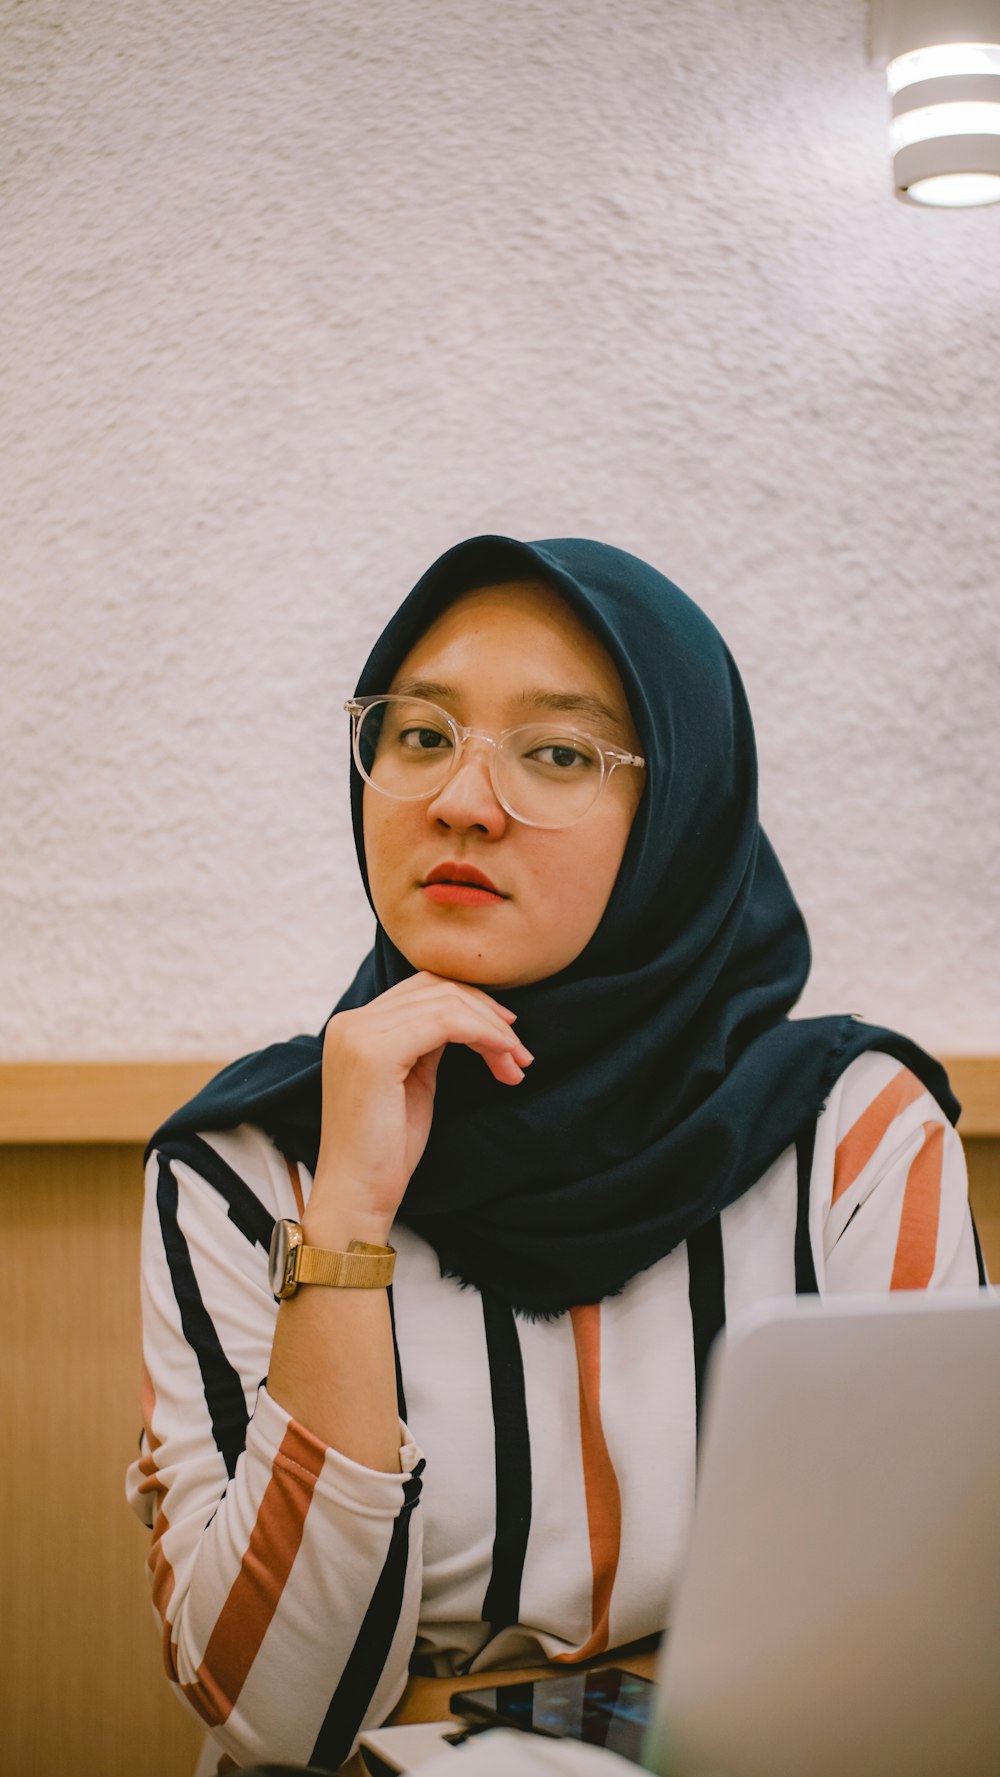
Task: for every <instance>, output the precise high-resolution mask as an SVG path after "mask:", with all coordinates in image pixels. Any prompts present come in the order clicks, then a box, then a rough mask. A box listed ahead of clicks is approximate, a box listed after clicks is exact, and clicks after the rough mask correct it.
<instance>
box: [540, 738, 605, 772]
mask: <svg viewBox="0 0 1000 1777" xmlns="http://www.w3.org/2000/svg"><path fill="white" fill-rule="evenodd" d="M527 757H528V758H529V759H534V760H535V762H536V763H537V764H539V765H547V766H549V767H551V768H552V769H553V770H556V771H560V772H567V771H572V772H574V773H575V775H577V776H579V775H580V773H581V772H582V771H586V770H587V769H588V768H589V767H591V766H593V765H595V764H596V763H597V761H596V759H595V758H594V756H593V754H592V753H590V752H589V751H588V752H583V751H581V749H580V748H579V747H577V746H574V745H573V743H572V741H568V740H550V741H546V742H545V744H544V745H543V746H540V747H534V748H532V751H531V752H530V753H529V754H528V755H527Z"/></svg>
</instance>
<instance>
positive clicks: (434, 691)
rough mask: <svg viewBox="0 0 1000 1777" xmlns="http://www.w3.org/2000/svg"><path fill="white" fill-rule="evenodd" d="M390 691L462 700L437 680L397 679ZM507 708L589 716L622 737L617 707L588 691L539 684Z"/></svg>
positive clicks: (436, 699)
mask: <svg viewBox="0 0 1000 1777" xmlns="http://www.w3.org/2000/svg"><path fill="white" fill-rule="evenodd" d="M392 693H393V694H394V695H395V696H397V697H427V698H429V699H430V700H431V702H432V703H447V702H451V703H458V702H460V701H461V699H460V696H459V693H458V692H457V691H456V690H455V687H454V686H453V685H442V684H439V683H438V681H437V680H436V679H400V680H399V681H398V683H397V684H395V685H393V687H392ZM510 708H511V709H512V710H529V709H541V710H561V711H564V712H567V713H569V714H578V715H581V716H589V717H590V720H591V721H592V722H594V723H595V724H596V725H597V726H598V727H599V728H603V729H604V730H605V732H606V733H609V734H611V735H613V736H614V737H615V738H616V739H620V738H621V734H622V729H623V727H624V722H623V719H622V717H621V716H620V715H619V714H618V712H617V710H614V709H612V707H611V705H610V704H608V703H605V702H604V700H603V698H600V697H595V696H594V695H593V693H591V692H589V691H548V690H546V689H545V688H544V687H542V686H540V685H533V686H531V687H529V688H528V689H527V690H524V691H519V692H518V694H517V696H516V697H513V698H511V700H510Z"/></svg>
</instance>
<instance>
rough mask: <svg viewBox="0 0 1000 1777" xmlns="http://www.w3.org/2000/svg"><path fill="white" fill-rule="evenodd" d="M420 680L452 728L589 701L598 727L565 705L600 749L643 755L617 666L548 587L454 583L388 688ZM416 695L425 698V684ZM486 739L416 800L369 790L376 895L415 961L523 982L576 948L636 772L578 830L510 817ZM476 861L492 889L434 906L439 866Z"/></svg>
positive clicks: (601, 902)
mask: <svg viewBox="0 0 1000 1777" xmlns="http://www.w3.org/2000/svg"><path fill="white" fill-rule="evenodd" d="M415 679H420V680H426V681H430V682H432V683H434V684H435V685H437V686H440V687H447V688H448V689H447V692H445V691H444V690H441V691H439V692H438V694H437V695H436V696H435V697H434V699H433V701H434V702H436V703H438V704H440V705H441V707H442V708H444V709H446V710H447V711H448V713H449V714H450V715H452V716H454V717H455V719H456V720H457V721H458V722H460V723H461V724H463V726H466V727H469V728H474V729H476V730H477V731H481V732H483V733H486V734H491V735H493V736H497V735H499V734H500V733H501V731H502V730H503V729H505V728H513V727H515V726H517V725H519V724H521V723H525V722H532V721H535V720H538V721H546V720H551V716H548V715H547V714H546V711H545V710H544V709H543V708H538V709H537V711H536V710H535V709H534V708H532V707H531V704H530V703H526V702H525V699H524V694H525V692H531V693H535V692H538V691H544V692H551V691H556V692H561V693H572V694H576V695H578V696H589V697H593V698H598V699H600V700H601V702H602V703H604V704H606V705H608V706H609V709H610V712H611V716H612V717H613V720H611V721H609V722H608V723H607V724H606V725H602V724H601V722H600V721H599V720H598V719H596V718H595V717H594V715H593V714H592V713H590V712H589V711H587V712H583V711H581V712H579V713H577V712H572V711H571V712H569V713H568V714H567V715H566V717H565V718H564V719H565V720H566V721H567V722H568V723H569V724H570V725H571V726H573V727H575V728H577V729H578V730H580V731H582V732H585V733H589V734H591V735H592V736H593V738H594V739H595V740H597V741H599V742H600V743H601V744H602V745H605V746H613V747H619V748H621V749H623V750H624V751H625V752H629V753H638V752H641V750H642V749H641V747H640V745H639V737H638V735H637V733H636V731H635V727H634V724H633V721H632V717H631V713H630V711H629V707H628V704H627V702H626V699H625V691H624V687H623V685H622V682H621V679H620V677H619V675H618V670H617V668H616V666H615V665H614V662H613V661H612V659H611V656H610V655H609V654H608V653H607V651H606V649H605V648H604V647H603V645H602V643H601V642H599V641H598V639H597V637H596V636H595V635H593V634H592V633H591V631H590V630H589V629H588V628H587V627H586V625H585V624H583V623H582V622H581V621H580V619H579V618H578V617H577V616H576V614H575V613H574V612H573V611H572V609H571V608H570V606H569V605H568V604H566V602H565V601H564V600H563V599H562V598H561V597H560V596H559V595H558V594H557V593H555V592H554V591H553V590H552V589H551V588H550V587H547V586H544V585H540V584H536V583H534V582H525V581H514V582H511V583H510V584H507V585H500V586H486V587H479V588H477V589H476V590H474V591H472V592H467V593H463V594H462V595H461V596H460V597H459V598H457V599H456V600H455V601H454V602H453V603H452V604H451V605H449V606H448V607H447V609H446V610H444V611H442V612H441V614H440V616H438V617H437V618H436V619H435V621H434V622H433V623H432V624H431V626H430V628H429V629H427V630H426V631H425V633H424V634H423V635H422V636H421V638H420V640H419V641H418V642H417V643H416V644H415V646H414V647H413V648H411V650H410V652H409V654H407V656H406V658H405V660H404V661H402V663H401V665H400V667H399V670H398V672H397V673H396V674H395V676H394V678H393V682H392V684H391V685H389V686H386V687H385V690H386V691H397V690H399V689H401V688H404V687H405V688H407V689H408V688H409V687H408V685H407V681H411V680H415ZM425 695H426V694H425ZM492 753H493V748H492V747H490V746H488V745H486V744H484V743H483V742H482V741H479V740H470V741H468V742H467V743H466V745H465V748H464V750H463V753H462V759H461V764H460V765H459V767H458V769H457V771H456V772H455V773H454V775H453V777H451V778H450V779H449V781H448V782H447V783H446V784H445V785H444V787H443V789H441V790H439V791H438V792H437V793H436V794H435V795H433V796H431V797H430V798H428V800H426V801H414V802H403V801H395V800H393V799H392V798H391V797H389V796H384V795H381V794H380V793H379V792H378V791H377V790H374V789H372V787H371V786H370V785H368V784H366V785H365V788H364V840H365V856H366V859H367V864H368V878H369V883H370V886H371V894H372V900H373V902H374V905H375V910H376V912H377V914H378V917H379V920H380V921H381V924H382V926H383V927H384V929H385V931H386V932H387V933H388V935H389V937H390V938H391V940H392V942H393V943H394V944H395V945H396V947H397V949H398V950H400V951H402V953H403V955H404V956H405V957H406V958H407V960H408V961H409V962H410V963H411V964H412V965H413V967H414V968H415V969H426V970H429V971H430V972H432V973H433V974H437V975H445V976H448V977H449V978H451V979H452V980H456V981H466V982H469V983H471V984H473V985H476V986H482V987H500V988H504V987H523V986H525V985H527V983H528V982H531V981H541V980H544V979H545V978H546V977H547V976H549V975H554V974H555V973H556V972H557V971H558V970H559V969H562V968H565V967H566V965H567V964H568V963H570V962H572V961H573V959H574V958H575V957H577V956H579V954H580V952H581V950H583V948H584V946H585V945H586V944H587V943H588V941H589V940H590V938H591V937H592V936H593V934H594V932H595V931H596V930H597V927H598V925H599V923H600V919H601V915H602V914H603V912H604V909H605V907H606V906H607V903H608V900H609V898H610V895H611V890H612V888H613V887H614V883H615V878H616V876H617V874H618V867H619V865H620V863H621V860H622V856H623V853H624V851H625V844H626V841H627V839H628V835H629V829H630V827H631V825H632V820H633V817H634V815H635V811H636V809H637V807H638V804H639V798H640V796H641V794H642V785H643V780H644V778H645V772H644V771H643V770H642V769H640V768H639V767H636V766H631V765H628V766H620V767H618V768H617V769H616V770H614V771H613V772H612V773H611V777H610V780H609V781H608V782H606V783H605V785H604V788H603V790H602V792H601V794H600V796H599V797H598V799H597V802H596V803H595V804H594V806H593V807H592V808H591V809H590V810H589V812H588V813H587V814H586V815H584V817H583V819H582V820H580V821H578V822H577V823H576V824H575V825H574V826H571V827H563V828H545V827H529V826H526V825H525V824H524V823H523V822H522V821H517V820H515V819H514V818H513V816H512V815H509V814H508V813H507V811H506V809H505V808H504V807H503V805H502V804H501V803H500V802H499V801H498V800H497V797H496V794H495V792H494V789H493V785H492V782H491V779H490V759H491V756H492ZM447 864H466V865H469V864H471V865H474V866H475V867H476V869H477V870H480V871H482V872H483V873H484V874H485V875H486V876H488V877H489V879H490V881H491V882H492V883H493V884H494V885H495V887H496V888H497V889H498V890H499V891H500V893H501V895H502V896H503V899H501V900H497V899H491V900H490V901H489V903H488V904H483V903H480V904H478V905H472V906H470V905H464V904H456V903H455V902H453V901H452V902H449V901H442V900H436V899H435V898H434V896H433V894H429V893H428V891H427V889H426V887H425V884H426V882H427V877H428V875H429V873H430V872H431V871H432V870H434V869H436V868H437V867H438V866H439V865H447Z"/></svg>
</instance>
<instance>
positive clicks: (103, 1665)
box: [0, 1140, 1000, 1777]
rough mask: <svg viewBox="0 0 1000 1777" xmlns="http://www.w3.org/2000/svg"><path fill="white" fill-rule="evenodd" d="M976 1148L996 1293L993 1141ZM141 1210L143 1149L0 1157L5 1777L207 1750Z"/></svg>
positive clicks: (974, 1173)
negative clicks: (161, 1632)
mask: <svg viewBox="0 0 1000 1777" xmlns="http://www.w3.org/2000/svg"><path fill="white" fill-rule="evenodd" d="M966 1147H967V1152H968V1155H969V1170H970V1178H971V1181H972V1193H973V1201H974V1204H975V1209H976V1215H977V1220H978V1222H979V1226H980V1231H981V1235H982V1240H983V1246H984V1249H985V1250H986V1253H987V1264H988V1266H989V1268H990V1271H991V1275H992V1277H993V1278H995V1279H997V1280H1000V1140H989V1141H985V1140H982V1141H979V1140H977V1141H969V1142H967V1144H966ZM141 1199H142V1172H141V1149H140V1148H138V1147H135V1146H124V1145H113V1146H101V1145H93V1144H90V1145H86V1146H59V1145H55V1144H53V1145H48V1146H45V1147H17V1146H13V1147H6V1148H4V1147H0V1303H2V1308H0V1332H2V1339H3V1357H4V1365H3V1385H2V1392H0V1450H2V1452H3V1455H2V1460H0V1598H2V1599H3V1600H4V1604H5V1606H6V1608H5V1609H4V1610H3V1611H2V1612H0V1731H2V1740H3V1755H2V1758H0V1768H2V1771H3V1773H4V1777H6V1774H7V1773H10V1777H62V1774H63V1773H64V1772H65V1773H66V1774H67V1777H70V1774H71V1777H191V1772H192V1771H193V1767H194V1764H195V1760H196V1757H197V1751H198V1747H199V1745H200V1741H201V1729H200V1727H199V1724H198V1723H197V1722H196V1721H195V1720H194V1718H193V1717H192V1716H189V1715H188V1714H187V1712H186V1711H185V1710H184V1709H183V1707H182V1706H181V1705H180V1704H179V1703H178V1702H177V1700H176V1698H174V1697H173V1696H172V1695H171V1693H170V1691H169V1690H168V1687H167V1683H166V1679H165V1677H164V1676H163V1668H162V1664H161V1658H160V1645H159V1636H158V1634H157V1630H156V1626H155V1623H154V1620H153V1616H152V1610H151V1607H150V1604H149V1599H148V1593H147V1588H146V1581H145V1574H144V1570H143V1564H144V1561H145V1557H146V1550H147V1548H148V1543H149V1538H148V1533H147V1532H146V1531H145V1530H144V1529H143V1528H142V1526H141V1525H140V1524H139V1523H138V1521H137V1520H136V1519H135V1518H134V1517H133V1515H132V1513H131V1511H130V1510H129V1508H128V1506H127V1505H126V1503H125V1498H124V1491H123V1477H124V1473H125V1468H126V1466H127V1464H128V1463H129V1461H130V1460H131V1458H132V1455H133V1452H134V1451H135V1448H136V1441H137V1436H138V1430H139V1423H140V1408H139V1291H138V1240H139V1221H140V1213H141ZM12 1606H13V1608H11V1607H12Z"/></svg>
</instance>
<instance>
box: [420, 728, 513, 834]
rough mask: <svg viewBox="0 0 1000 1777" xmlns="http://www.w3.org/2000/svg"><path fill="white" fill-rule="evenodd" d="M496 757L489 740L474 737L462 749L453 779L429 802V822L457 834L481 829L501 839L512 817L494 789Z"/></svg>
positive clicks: (482, 831)
mask: <svg viewBox="0 0 1000 1777" xmlns="http://www.w3.org/2000/svg"><path fill="white" fill-rule="evenodd" d="M492 758H493V747H492V745H491V744H490V742H489V741H483V740H479V739H477V738H471V737H470V739H469V740H467V741H466V742H465V745H464V747H463V748H462V757H461V759H460V760H459V762H458V765H457V767H456V769H455V771H454V772H453V774H452V776H451V777H450V778H449V779H448V782H447V783H446V784H444V785H443V786H442V788H441V789H440V790H439V791H438V792H437V795H436V796H432V797H431V799H430V801H429V802H428V804H427V818H428V820H431V821H434V822H435V823H436V824H437V825H439V826H442V827H448V828H450V829H452V830H454V831H455V832H456V833H462V832H465V830H466V829H467V828H469V827H478V829H479V831H480V832H481V833H486V834H488V835H489V837H490V838H497V837H499V835H500V834H501V833H503V832H504V830H505V828H506V826H507V822H508V820H509V819H510V816H509V815H508V813H507V810H506V809H505V808H504V807H503V804H502V803H500V802H499V801H498V800H497V793H496V791H495V790H494V788H493V780H492V778H491V776H490V763H491V761H492Z"/></svg>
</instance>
